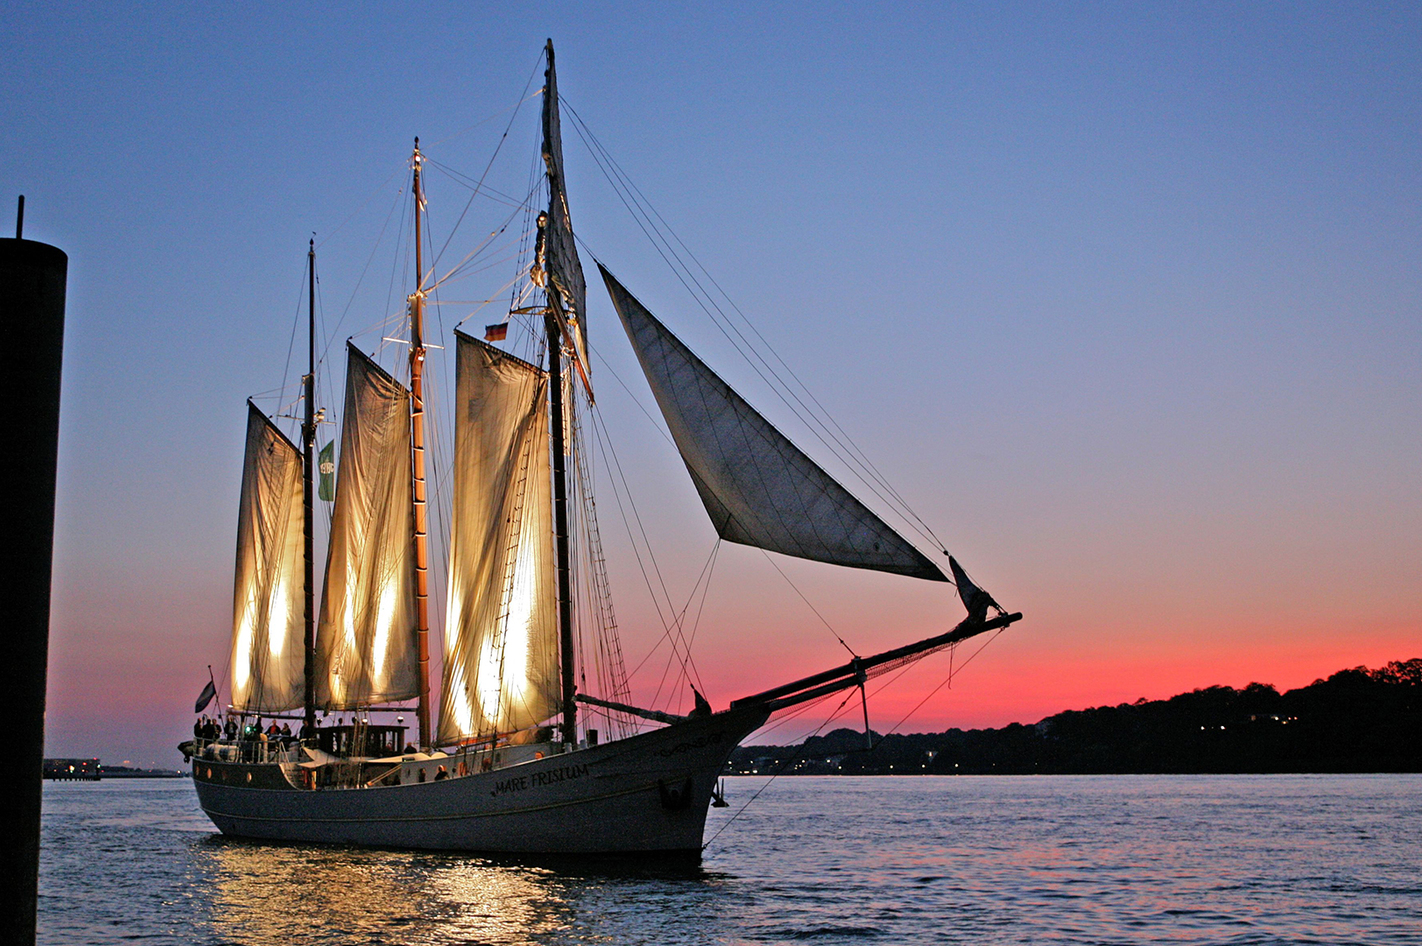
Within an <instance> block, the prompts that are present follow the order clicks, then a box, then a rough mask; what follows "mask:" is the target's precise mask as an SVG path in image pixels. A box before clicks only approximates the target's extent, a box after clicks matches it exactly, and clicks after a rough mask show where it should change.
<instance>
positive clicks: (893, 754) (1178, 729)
mask: <svg viewBox="0 0 1422 946" xmlns="http://www.w3.org/2000/svg"><path fill="white" fill-rule="evenodd" d="M870 736H871V741H872V748H870V747H868V746H867V745H866V740H865V734H864V733H863V732H859V731H855V730H852V729H836V730H834V731H832V732H830V733H828V734H827V735H824V736H811V737H809V738H808V739H806V740H805V741H804V742H803V743H800V744H798V745H790V746H742V747H740V748H738V749H736V751H735V752H733V753H732V754H731V758H730V760H729V761H728V763H727V766H726V770H725V773H724V774H726V775H1340V774H1403V773H1414V772H1422V658H1413V659H1411V660H1403V661H1393V662H1392V663H1389V664H1388V665H1387V666H1385V667H1380V668H1378V669H1377V670H1369V669H1367V668H1366V667H1355V668H1352V669H1348V670H1340V671H1338V672H1337V673H1335V674H1333V675H1332V676H1330V677H1329V678H1328V679H1326V680H1323V679H1320V680H1315V681H1314V682H1313V683H1311V684H1309V685H1308V686H1306V687H1300V688H1299V689H1296V690H1290V691H1288V692H1286V693H1280V692H1279V691H1277V690H1275V689H1274V688H1273V687H1272V686H1269V685H1267V684H1262V683H1251V684H1250V685H1249V686H1247V687H1245V688H1244V689H1242V690H1235V689H1233V688H1231V687H1224V686H1213V687H1207V688H1205V689H1199V690H1194V691H1191V692H1190V693H1182V694H1179V695H1178V696H1174V697H1171V698H1170V699H1168V700H1154V701H1147V700H1144V699H1141V700H1137V701H1136V702H1134V703H1122V704H1120V705H1118V706H1101V707H1095V708H1092V709H1086V710H1068V711H1066V712H1063V713H1058V714H1056V715H1055V716H1049V717H1047V718H1046V719H1044V720H1042V721H1040V722H1038V723H1035V724H1029V725H1023V724H1021V723H1012V724H1011V725H1008V726H1004V727H1003V728H1001V729H969V730H962V729H950V730H948V731H946V732H942V733H916V734H912V735H894V734H891V735H887V736H881V735H879V734H878V733H871V734H870Z"/></svg>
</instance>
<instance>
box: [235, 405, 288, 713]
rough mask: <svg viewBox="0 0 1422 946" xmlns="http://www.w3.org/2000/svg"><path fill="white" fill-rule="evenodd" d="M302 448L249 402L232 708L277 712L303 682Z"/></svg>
mask: <svg viewBox="0 0 1422 946" xmlns="http://www.w3.org/2000/svg"><path fill="white" fill-rule="evenodd" d="M301 489H302V487H301V452H300V451H299V450H297V449H296V447H295V446H294V445H293V444H292V442H291V441H290V440H287V439H286V437H284V436H282V433H281V431H279V430H277V428H276V426H275V425H274V424H273V423H272V422H271V421H269V420H267V418H266V416H265V415H264V414H263V413H262V412H261V411H259V410H257V408H256V406H255V405H253V404H252V402H251V401H248V402H247V455H246V459H245V460H244V461H243V464H242V494H241V500H240V506H239V508H238V513H237V571H236V583H235V588H234V589H233V595H232V662H231V665H232V705H233V706H235V707H237V708H238V709H239V710H244V711H246V712H252V713H280V712H283V711H285V710H289V709H293V708H295V707H297V706H300V705H301V703H302V699H303V695H304V687H305V657H306V652H305V645H304V642H303V638H304V636H305V635H304V633H303V631H304V625H305V618H304V614H305V612H304V607H305V603H304V597H305V590H306V588H305V569H304V564H303V563H304V561H305V555H304V548H303V543H302V533H301V521H302V514H301V511H302V495H301Z"/></svg>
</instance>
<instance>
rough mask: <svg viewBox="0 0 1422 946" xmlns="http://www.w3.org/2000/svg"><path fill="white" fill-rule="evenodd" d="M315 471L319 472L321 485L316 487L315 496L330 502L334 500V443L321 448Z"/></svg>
mask: <svg viewBox="0 0 1422 946" xmlns="http://www.w3.org/2000/svg"><path fill="white" fill-rule="evenodd" d="M316 469H318V470H320V471H321V485H320V486H318V487H316V495H317V496H319V497H321V498H322V499H324V500H326V501H327V502H330V501H331V500H333V499H335V498H336V441H334V440H332V441H331V442H329V443H327V444H326V446H324V447H322V448H321V454H320V456H319V457H318V458H317V460H316Z"/></svg>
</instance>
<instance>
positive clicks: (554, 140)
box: [543, 40, 590, 383]
mask: <svg viewBox="0 0 1422 946" xmlns="http://www.w3.org/2000/svg"><path fill="white" fill-rule="evenodd" d="M547 52H548V71H547V73H546V74H545V76H544V87H543V163H544V165H545V166H546V168H547V173H548V221H547V223H546V225H545V226H544V230H543V240H544V265H545V266H546V267H547V279H548V287H549V288H551V289H552V290H554V292H555V293H556V295H557V297H558V299H559V300H560V301H561V302H562V306H561V308H560V307H559V305H557V303H554V304H553V305H552V309H553V313H554V315H555V316H556V317H557V319H558V324H559V327H560V328H561V329H562V330H563V335H564V336H565V337H566V338H568V339H570V340H571V345H572V349H573V354H574V358H575V361H576V365H577V368H578V371H579V372H580V373H581V374H582V376H583V381H584V383H587V380H588V371H589V370H590V365H589V364H588V357H587V319H586V313H587V294H588V290H587V284H586V282H585V281H584V280H583V264H582V263H581V262H580V261H579V259H578V248H577V245H576V244H575V243H574V241H573V217H572V214H570V213H569V212H568V192H567V189H566V187H565V183H564V179H563V132H562V127H561V123H560V121H559V119H558V75H557V72H556V71H555V70H554V68H553V41H552V40H549V41H548V51H547Z"/></svg>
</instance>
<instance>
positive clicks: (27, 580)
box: [0, 197, 69, 946]
mask: <svg viewBox="0 0 1422 946" xmlns="http://www.w3.org/2000/svg"><path fill="white" fill-rule="evenodd" d="M24 220H25V199H24V198H23V197H21V198H20V206H19V211H18V213H17V214H16V217H15V238H14V239H13V240H11V239H3V238H0V379H3V381H4V384H5V388H6V390H7V391H8V392H10V394H11V396H12V398H13V400H12V401H11V404H10V411H9V416H10V427H9V431H8V436H9V438H10V442H9V443H8V444H7V448H6V451H5V462H4V463H0V497H3V498H0V536H3V541H2V542H0V549H3V551H0V609H3V613H4V615H5V659H4V660H3V661H0V691H3V692H4V693H5V694H6V695H7V699H9V700H10V701H11V705H12V707H13V708H12V710H11V713H10V722H9V725H7V727H6V729H7V730H8V732H9V738H10V740H11V742H10V745H11V747H12V752H13V755H12V756H11V764H12V768H11V771H10V778H9V779H8V780H7V781H8V782H9V784H10V798H11V801H10V803H9V804H6V805H4V806H0V943H6V944H8V943H23V944H26V946H29V944H33V943H34V941H35V904H36V898H37V896H38V889H39V835H40V782H41V779H42V777H43V771H44V695H45V674H46V668H47V663H48V657H49V584H50V565H51V558H52V554H53V551H54V475H55V460H56V458H57V455H58V449H59V376H60V366H61V363H62V356H63V350H64V294H65V282H66V279H67V276H68V270H69V257H68V256H66V255H65V254H64V251H63V250H60V249H59V248H58V247H53V246H50V245H49V244H47V243H37V242H35V241H33V240H26V239H24V238H23V235H24Z"/></svg>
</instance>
